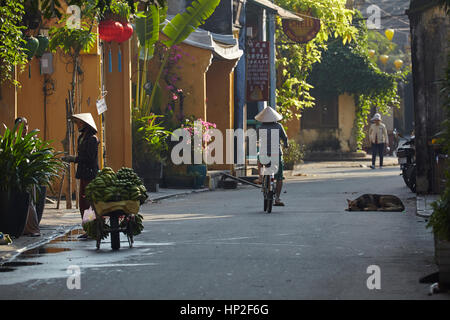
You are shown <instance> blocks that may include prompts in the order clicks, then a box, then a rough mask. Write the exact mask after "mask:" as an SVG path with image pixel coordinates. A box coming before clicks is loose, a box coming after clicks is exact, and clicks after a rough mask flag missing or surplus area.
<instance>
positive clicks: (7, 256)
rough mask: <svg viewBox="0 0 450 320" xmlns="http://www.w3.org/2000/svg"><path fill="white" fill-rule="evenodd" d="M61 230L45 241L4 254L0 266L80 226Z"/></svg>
mask: <svg viewBox="0 0 450 320" xmlns="http://www.w3.org/2000/svg"><path fill="white" fill-rule="evenodd" d="M62 228H63V230H61V231H59V232H54V233H51V234H49V235H48V236H47V237H46V238H45V239H40V240H39V241H37V242H35V243H33V244H30V245H28V246H25V247H23V248H20V249H17V250H15V251H11V252H8V253H7V254H5V256H0V266H1V265H3V264H4V263H7V262H9V261H12V260H14V259H15V258H17V256H19V255H21V254H22V253H23V252H25V251H28V250H32V249H35V248H38V247H40V246H43V245H45V244H47V243H49V242H51V241H53V240H55V239H56V238H58V237H62V236H64V235H66V234H67V233H69V232H71V231H72V230H75V229H78V228H80V226H79V225H72V226H67V227H62Z"/></svg>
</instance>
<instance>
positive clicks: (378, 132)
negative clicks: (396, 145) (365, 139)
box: [369, 113, 389, 169]
mask: <svg viewBox="0 0 450 320" xmlns="http://www.w3.org/2000/svg"><path fill="white" fill-rule="evenodd" d="M371 121H372V122H373V123H372V124H371V125H370V128H369V139H370V142H371V143H372V165H371V166H370V168H372V169H375V162H376V159H377V154H378V156H379V157H380V169H382V168H383V155H384V148H385V146H386V145H387V144H388V141H389V140H388V139H389V138H388V134H387V130H386V125H385V124H384V123H382V122H381V115H380V114H379V113H375V115H374V116H373V118H372V119H371Z"/></svg>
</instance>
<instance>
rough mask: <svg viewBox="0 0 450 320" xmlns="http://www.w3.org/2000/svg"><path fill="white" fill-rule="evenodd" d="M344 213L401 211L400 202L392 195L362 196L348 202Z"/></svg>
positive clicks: (401, 205) (402, 206) (401, 204)
mask: <svg viewBox="0 0 450 320" xmlns="http://www.w3.org/2000/svg"><path fill="white" fill-rule="evenodd" d="M347 202H348V209H346V211H403V210H405V206H404V205H403V203H402V201H401V200H400V199H399V198H398V197H396V196H392V195H382V194H364V195H362V196H360V197H358V198H356V199H355V200H353V201H352V200H349V199H347Z"/></svg>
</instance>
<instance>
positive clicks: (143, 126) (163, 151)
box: [132, 114, 172, 172]
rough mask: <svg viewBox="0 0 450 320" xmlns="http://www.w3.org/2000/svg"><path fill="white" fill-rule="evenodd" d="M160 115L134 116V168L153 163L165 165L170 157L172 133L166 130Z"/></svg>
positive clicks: (137, 168)
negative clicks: (169, 140) (169, 143)
mask: <svg viewBox="0 0 450 320" xmlns="http://www.w3.org/2000/svg"><path fill="white" fill-rule="evenodd" d="M162 118H164V116H160V115H150V116H145V117H140V116H136V114H134V115H133V121H132V134H133V167H134V168H136V170H137V171H139V172H140V170H139V167H140V166H142V165H145V164H149V163H151V162H161V163H164V162H165V161H166V160H167V157H168V148H169V147H168V138H169V136H170V135H171V134H172V132H170V131H168V130H166V129H165V127H164V126H163V121H162Z"/></svg>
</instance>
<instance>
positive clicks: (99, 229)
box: [95, 218, 103, 250]
mask: <svg viewBox="0 0 450 320" xmlns="http://www.w3.org/2000/svg"><path fill="white" fill-rule="evenodd" d="M99 219H101V218H99ZM95 226H96V229H97V250H99V249H100V242H101V241H102V232H103V230H102V224H101V223H100V222H99V221H97V222H96V223H95Z"/></svg>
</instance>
